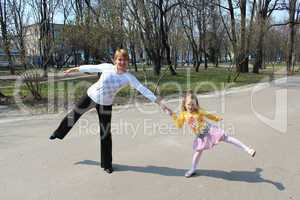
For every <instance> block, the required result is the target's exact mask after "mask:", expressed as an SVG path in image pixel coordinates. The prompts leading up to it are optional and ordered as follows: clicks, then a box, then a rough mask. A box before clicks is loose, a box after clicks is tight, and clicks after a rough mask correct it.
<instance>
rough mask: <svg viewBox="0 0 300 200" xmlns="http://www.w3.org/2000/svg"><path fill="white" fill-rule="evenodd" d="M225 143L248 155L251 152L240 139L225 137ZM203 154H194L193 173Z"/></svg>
mask: <svg viewBox="0 0 300 200" xmlns="http://www.w3.org/2000/svg"><path fill="white" fill-rule="evenodd" d="M223 141H224V142H226V143H229V144H232V145H234V146H236V147H238V148H240V149H242V150H244V151H246V152H247V153H249V151H250V148H249V147H248V146H246V145H245V144H243V143H242V142H241V141H239V140H238V139H236V138H234V137H231V136H228V135H224V139H223ZM202 152H203V151H195V152H194V154H193V161H192V168H191V170H192V171H195V170H196V169H197V165H198V163H199V160H200V157H201V154H202Z"/></svg>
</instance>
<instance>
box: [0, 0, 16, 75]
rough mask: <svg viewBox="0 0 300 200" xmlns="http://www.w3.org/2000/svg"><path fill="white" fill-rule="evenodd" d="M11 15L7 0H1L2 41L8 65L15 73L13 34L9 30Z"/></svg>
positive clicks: (0, 22)
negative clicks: (12, 49)
mask: <svg viewBox="0 0 300 200" xmlns="http://www.w3.org/2000/svg"><path fill="white" fill-rule="evenodd" d="M9 23H10V22H9V16H8V5H7V1H6V0H2V1H0V25H1V33H2V43H3V46H4V52H5V54H6V55H7V58H8V66H9V69H10V73H11V74H15V68H14V65H13V58H12V55H11V34H10V32H9Z"/></svg>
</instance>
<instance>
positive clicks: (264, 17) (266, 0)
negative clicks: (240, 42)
mask: <svg viewBox="0 0 300 200" xmlns="http://www.w3.org/2000/svg"><path fill="white" fill-rule="evenodd" d="M278 3H279V0H275V1H274V2H273V1H272V0H257V4H256V9H257V17H256V22H257V28H258V36H257V37H258V41H257V43H256V50H255V51H256V53H255V63H254V66H253V73H259V69H261V68H262V63H263V49H264V48H263V44H264V37H265V34H266V31H267V24H268V21H269V19H270V17H271V14H272V13H273V12H274V11H275V10H276V9H278V7H277V6H278Z"/></svg>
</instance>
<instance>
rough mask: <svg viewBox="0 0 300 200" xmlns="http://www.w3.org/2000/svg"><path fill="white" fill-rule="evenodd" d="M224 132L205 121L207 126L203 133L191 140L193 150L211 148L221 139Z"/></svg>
mask: <svg viewBox="0 0 300 200" xmlns="http://www.w3.org/2000/svg"><path fill="white" fill-rule="evenodd" d="M225 135H226V134H225V132H224V130H223V129H221V128H219V127H218V126H215V125H212V124H209V123H207V127H206V128H205V129H204V130H203V134H200V135H199V136H197V137H196V138H195V140H194V142H193V150H194V151H202V150H206V149H211V148H212V147H213V146H215V145H216V144H218V143H219V142H220V141H222V140H223V139H224V137H225Z"/></svg>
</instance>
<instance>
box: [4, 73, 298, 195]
mask: <svg viewBox="0 0 300 200" xmlns="http://www.w3.org/2000/svg"><path fill="white" fill-rule="evenodd" d="M253 91H255V90H254V89H253V88H250V89H246V90H243V91H239V92H238V91H236V92H234V93H230V94H227V95H226V96H225V98H220V97H218V96H213V95H211V96H203V97H201V98H200V103H201V105H202V106H203V107H204V108H206V109H208V110H211V111H217V112H219V113H220V112H221V114H222V115H223V116H224V118H225V121H224V123H223V124H222V125H224V127H225V129H226V130H227V131H228V132H229V133H230V134H234V136H235V137H237V138H239V139H241V140H242V141H244V142H245V143H247V144H251V145H252V146H253V147H255V148H256V150H257V156H256V157H255V158H254V159H252V158H250V157H249V156H248V155H247V154H245V153H244V152H241V151H239V150H238V149H236V148H235V147H233V146H230V145H228V144H220V145H218V146H216V148H214V149H213V150H212V151H207V152H205V153H204V155H203V157H202V159H201V161H200V166H199V170H198V175H197V176H196V177H193V178H190V179H186V178H184V177H183V175H184V173H185V171H186V170H187V169H188V168H189V166H190V162H191V153H192V152H191V142H192V140H193V137H192V135H190V134H189V133H188V132H186V129H182V130H177V129H175V128H174V127H173V126H172V124H171V120H170V118H169V117H168V116H167V115H166V114H164V113H161V112H160V111H159V109H158V108H157V107H156V106H155V105H153V104H146V105H142V106H141V107H140V108H139V109H138V108H136V107H128V108H117V109H116V108H115V109H114V113H113V159H114V161H113V162H114V168H115V170H116V171H115V172H114V173H113V174H111V175H108V174H106V173H104V172H103V170H102V169H101V168H100V167H99V136H98V123H97V120H98V119H97V115H96V112H95V111H91V112H89V113H87V114H86V115H84V116H83V117H82V118H81V119H80V121H79V122H78V124H76V126H75V127H74V129H72V130H71V132H70V134H69V135H68V136H67V137H66V138H65V139H64V140H62V141H49V140H48V136H49V135H50V134H51V132H52V131H53V130H54V129H55V128H56V126H57V124H58V123H59V121H60V119H61V118H62V117H63V115H64V113H61V114H58V115H43V116H40V117H39V118H22V119H19V120H15V121H14V120H11V119H10V120H6V121H5V119H2V120H0V169H1V170H0V199H3V200H8V199H9V200H14V199H15V200H19V199H22V200H44V199H47V200H48V199H49V200H50V199H53V200H54V199H55V200H66V199H72V200H77V199H78V200H82V199H88V200H94V199H122V200H124V199H149V200H150V199H151V200H154V199H182V200H186V199H206V200H215V199H232V200H235V199H236V200H238V199H243V200H253V199H273V200H274V199H278V200H285V199H286V200H288V199H299V197H300V191H299V183H300V168H299V166H300V159H299V154H300V134H299V129H300V124H299V118H300V104H299V99H300V92H299V91H300V78H299V77H298V78H297V77H294V78H291V79H290V80H289V81H288V82H287V83H279V84H274V85H273V86H271V87H268V88H265V89H262V90H261V91H257V92H256V93H255V94H254V95H253V98H252V100H253V101H252V103H253V106H251V93H252V92H253ZM285 91H286V92H287V104H285V103H284V99H285V96H284V95H285V93H284V92H285ZM276 92H277V94H278V95H281V98H280V99H278V100H281V101H277V106H276V101H275V99H276V98H275V97H276V96H275V94H276ZM222 99H223V103H221V100H222ZM170 105H171V107H172V108H174V109H175V110H176V109H177V108H178V105H179V104H178V102H177V101H176V99H172V100H170ZM285 105H286V106H287V111H288V112H287V127H286V129H287V130H285V123H282V122H284V121H285V117H284V115H285V113H286V112H285ZM222 107H223V108H225V110H223V111H224V113H223V111H222ZM276 107H277V109H275V108H276ZM141 109H143V112H141ZM146 111H147V113H145V112H146ZM276 111H277V112H276ZM149 112H153V113H151V114H150V113H149ZM275 116H276V119H280V120H279V121H276V119H275V121H274V120H273V121H272V118H274V117H275ZM282 116H283V118H280V117H282ZM268 119H269V120H268Z"/></svg>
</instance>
